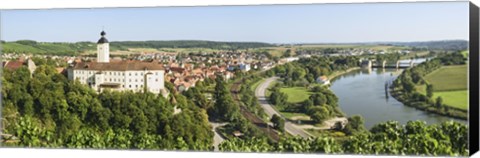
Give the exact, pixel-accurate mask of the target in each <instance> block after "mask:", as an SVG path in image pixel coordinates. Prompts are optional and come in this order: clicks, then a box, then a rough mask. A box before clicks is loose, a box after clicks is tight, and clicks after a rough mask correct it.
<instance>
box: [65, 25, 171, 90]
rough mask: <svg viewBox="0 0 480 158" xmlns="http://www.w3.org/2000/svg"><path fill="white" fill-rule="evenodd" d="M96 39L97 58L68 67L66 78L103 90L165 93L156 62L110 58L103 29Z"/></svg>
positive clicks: (161, 68) (162, 77) (160, 67)
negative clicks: (93, 60)
mask: <svg viewBox="0 0 480 158" xmlns="http://www.w3.org/2000/svg"><path fill="white" fill-rule="evenodd" d="M101 35H102V38H100V40H98V42H97V44H98V45H97V61H96V62H80V63H75V65H74V66H73V67H71V68H69V69H68V79H69V80H79V81H80V83H82V84H86V85H89V86H90V87H91V88H93V89H95V90H96V91H98V92H100V91H102V90H103V89H112V90H119V91H122V90H132V91H135V92H141V91H144V90H147V91H150V92H152V93H156V94H158V93H161V92H165V90H164V73H165V70H164V68H163V66H162V65H161V64H159V63H157V62H142V61H132V60H129V61H112V62H111V61H110V56H109V54H110V52H109V44H108V40H107V39H106V38H105V32H104V31H102V33H101Z"/></svg>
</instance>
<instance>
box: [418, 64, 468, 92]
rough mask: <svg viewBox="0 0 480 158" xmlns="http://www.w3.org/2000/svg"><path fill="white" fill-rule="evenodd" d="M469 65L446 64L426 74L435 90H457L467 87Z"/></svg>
mask: <svg viewBox="0 0 480 158" xmlns="http://www.w3.org/2000/svg"><path fill="white" fill-rule="evenodd" d="M467 73H468V72H467V65H461V66H444V67H442V68H440V69H438V70H435V71H434V72H432V73H430V74H428V75H427V76H425V80H427V81H428V82H429V83H430V84H433V89H434V91H455V90H466V89H467Z"/></svg>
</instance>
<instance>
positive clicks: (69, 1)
mask: <svg viewBox="0 0 480 158" xmlns="http://www.w3.org/2000/svg"><path fill="white" fill-rule="evenodd" d="M434 1H436V2H440V1H452V0H434ZM457 1H458V0H457ZM460 1H465V0H460ZM373 2H429V1H428V0H227V1H226V0H176V1H152V0H41V1H40V0H0V9H3V10H5V9H6V10H10V9H52V8H106V7H108V8H112V7H156V6H207V5H260V4H312V3H373ZM472 2H473V3H475V4H480V0H472ZM0 156H1V157H48V158H55V157H61V158H64V157H68V158H76V157H79V158H84V157H142V158H148V157H155V158H158V157H164V156H165V157H168V158H170V157H196V158H203V157H205V158H212V157H229V158H230V157H250V158H254V157H261V158H269V157H271V158H283V157H286V158H287V157H298V158H306V157H316V158H318V157H322V156H327V157H405V156H362V155H315V154H295V155H292V154H273V153H272V154H259V153H213V152H166V151H135V150H129V151H125V150H123V151H121V150H73V149H23V148H0ZM477 156H478V157H480V154H479V153H477V154H475V155H474V157H477Z"/></svg>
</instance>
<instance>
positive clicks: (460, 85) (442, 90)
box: [417, 65, 468, 109]
mask: <svg viewBox="0 0 480 158" xmlns="http://www.w3.org/2000/svg"><path fill="white" fill-rule="evenodd" d="M467 73H468V72H467V65H460V66H444V67H442V68H440V69H438V70H436V71H434V72H432V73H430V74H428V75H427V76H425V80H426V81H427V82H428V83H430V84H432V85H433V90H434V93H433V98H437V97H442V98H443V100H444V104H445V105H448V106H452V107H456V108H460V109H467V108H468V103H467V96H468V93H467ZM417 90H418V91H419V92H420V93H422V94H426V91H425V85H422V86H417Z"/></svg>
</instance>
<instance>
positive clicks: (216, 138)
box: [210, 122, 226, 151]
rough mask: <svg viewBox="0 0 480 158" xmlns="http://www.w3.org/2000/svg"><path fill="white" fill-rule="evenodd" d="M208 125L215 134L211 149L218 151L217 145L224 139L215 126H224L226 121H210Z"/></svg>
mask: <svg viewBox="0 0 480 158" xmlns="http://www.w3.org/2000/svg"><path fill="white" fill-rule="evenodd" d="M210 125H212V131H213V133H214V134H215V135H214V136H213V146H214V147H215V148H214V150H213V151H219V149H218V145H219V144H220V143H222V142H223V141H224V140H225V139H223V137H222V136H221V135H220V133H218V132H217V130H216V129H217V128H218V127H221V126H225V125H226V123H216V122H210Z"/></svg>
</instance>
